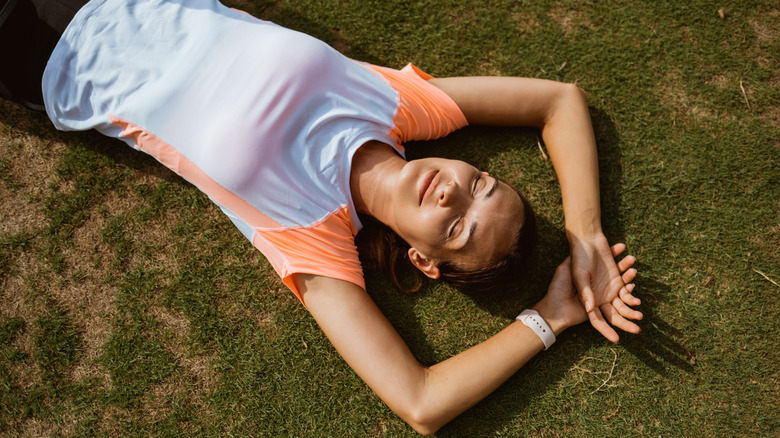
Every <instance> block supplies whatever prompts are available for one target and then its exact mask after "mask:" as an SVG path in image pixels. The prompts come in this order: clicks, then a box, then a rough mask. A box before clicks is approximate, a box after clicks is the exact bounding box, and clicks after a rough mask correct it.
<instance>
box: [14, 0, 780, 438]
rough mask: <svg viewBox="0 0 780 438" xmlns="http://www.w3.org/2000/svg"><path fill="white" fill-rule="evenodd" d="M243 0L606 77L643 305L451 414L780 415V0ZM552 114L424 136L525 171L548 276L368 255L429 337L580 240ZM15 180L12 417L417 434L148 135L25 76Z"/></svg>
mask: <svg viewBox="0 0 780 438" xmlns="http://www.w3.org/2000/svg"><path fill="white" fill-rule="evenodd" d="M228 3H229V4H231V5H232V6H236V7H238V8H241V9H244V10H247V11H249V12H251V13H253V14H255V15H260V16H263V17H265V18H268V19H272V20H274V21H276V22H278V23H280V24H282V25H286V26H288V27H291V28H294V29H298V30H301V31H304V32H307V33H309V34H312V35H314V36H317V37H318V38H321V39H323V40H325V41H326V42H328V43H330V44H332V45H334V46H335V47H337V48H338V49H339V50H342V51H344V52H345V53H346V54H347V55H349V56H352V57H354V58H358V59H362V60H366V61H370V62H374V63H378V64H382V65H388V66H392V67H402V66H403V65H404V64H405V63H407V62H414V63H415V64H417V65H418V66H419V67H421V68H422V69H424V70H426V71H428V72H430V73H432V74H434V75H439V76H443V75H476V74H480V75H482V74H484V75H498V74H502V75H521V76H530V77H539V78H547V79H554V80H561V81H569V82H576V83H577V84H578V85H580V86H581V87H582V88H584V89H585V90H587V91H588V94H589V102H590V105H591V109H592V112H591V114H592V117H593V123H594V126H595V129H596V134H597V137H598V142H599V152H600V168H601V184H602V193H603V195H602V204H603V212H604V213H603V215H604V218H603V222H604V227H605V231H606V233H607V235H608V237H609V238H610V240H613V241H625V242H626V243H627V244H628V245H629V248H630V250H631V251H632V253H633V254H635V255H636V256H637V258H638V260H639V263H640V269H639V271H640V277H639V279H638V280H637V294H638V295H639V296H640V297H641V298H642V299H643V305H642V310H643V311H644V312H645V319H644V321H642V322H641V326H642V329H643V331H642V333H641V334H640V335H637V336H629V335H624V336H623V337H622V340H621V343H620V344H618V345H612V344H610V343H608V342H607V341H606V340H604V339H603V338H601V337H600V336H599V335H598V334H597V333H596V332H595V331H594V330H593V329H591V328H589V327H587V326H581V327H577V328H575V329H572V330H571V331H569V332H567V333H565V334H564V335H563V336H561V339H560V340H559V342H558V343H557V344H556V345H555V347H554V348H552V349H551V350H550V351H547V352H545V353H542V354H540V355H539V356H538V357H537V358H536V359H534V360H533V361H532V362H531V363H529V364H528V365H527V366H526V367H525V368H524V369H522V370H521V371H520V372H518V373H517V374H516V375H515V376H514V377H512V378H511V379H510V380H509V381H508V382H507V383H506V384H505V385H503V386H502V387H501V388H500V389H499V390H498V391H496V392H495V393H494V394H493V395H491V396H490V397H488V398H487V399H486V400H485V401H483V402H481V403H480V404H478V405H477V406H476V407H474V408H473V409H471V410H469V411H467V412H466V413H465V414H463V415H462V416H460V417H459V418H457V419H456V420H454V421H453V422H452V423H450V424H449V425H447V426H446V427H445V428H443V429H442V430H441V431H440V432H439V435H441V436H469V437H471V436H518V435H520V436H562V437H570V436H583V437H590V436H654V437H655V436H778V432H777V431H778V430H780V414H779V413H778V412H779V411H778V407H779V405H780V353H779V352H780V342H778V339H780V338H779V337H778V336H777V333H778V329H780V327H779V326H778V321H779V320H780V312H779V310H778V304H777V301H776V300H774V297H775V296H777V294H778V293H780V286H778V283H780V219H779V218H780V184H779V181H778V178H779V177H780V58H779V57H778V56H777V54H778V53H780V8H778V6H777V5H776V4H775V3H774V2H771V1H768V0H766V1H740V2H729V1H726V2H708V1H689V2H672V1H656V2H625V1H614V0H613V1H603V2H595V1H583V2H574V1H563V0H562V1H535V2H530V1H507V0H503V1H502V0H497V1H490V2H477V1H451V0H419V1H404V2H379V1H367V0H361V1H357V0H352V1H347V0H343V1H323V0H295V1H293V0H290V1H283V2H278V3H274V2H271V1H250V0H241V1H239V0H236V1H235V2H228ZM681 3H682V4H681ZM720 8H724V9H725V19H722V18H720V16H719V14H718V10H719V9H720ZM537 138H538V135H537V133H536V132H534V131H532V130H528V129H485V128H468V129H466V130H463V131H461V132H458V133H456V134H454V135H452V136H450V137H448V138H446V139H443V140H439V141H436V142H431V143H430V144H422V143H421V144H414V145H410V146H409V149H410V154H411V155H412V156H413V157H420V156H426V155H443V156H447V157H453V158H459V159H465V160H467V161H470V162H472V163H474V164H476V165H478V166H479V167H481V168H484V169H486V170H488V171H490V172H491V173H493V174H495V175H498V176H500V177H503V178H505V179H507V180H510V181H512V182H513V183H515V184H517V185H518V186H519V187H521V188H522V189H523V190H524V191H525V192H526V193H528V195H529V197H530V199H531V201H532V203H533V204H534V205H535V206H536V209H537V211H538V213H539V215H540V218H541V223H540V226H541V229H542V236H541V242H540V248H539V251H538V254H537V256H536V257H535V259H534V261H533V263H532V265H531V266H530V267H529V271H530V273H529V278H528V281H527V282H526V284H524V285H523V286H522V287H521V288H520V289H519V290H516V291H507V292H506V293H505V294H502V295H497V296H491V297H488V298H484V299H479V300H474V299H471V298H469V297H467V296H464V295H462V294H460V293H458V292H455V291H453V290H451V289H449V288H448V287H445V286H442V285H437V284H433V283H431V284H428V285H426V287H425V289H424V291H422V292H421V293H419V294H416V295H412V296H404V295H401V294H400V293H398V292H396V291H394V290H393V289H392V288H391V287H390V283H389V282H388V281H387V279H386V278H384V277H383V276H382V275H381V274H378V273H368V274H367V282H368V285H369V289H370V293H371V295H372V296H373V297H374V299H375V300H376V301H377V303H378V304H379V306H380V307H381V308H382V310H383V311H384V312H385V313H386V314H387V316H388V318H389V319H390V320H391V321H392V322H393V324H394V325H395V326H396V327H397V328H398V330H399V332H400V333H401V334H402V336H403V337H404V338H405V339H406V340H407V342H408V343H409V345H410V347H411V348H412V350H413V352H414V353H415V354H416V355H417V357H418V358H419V359H420V360H421V361H422V362H423V363H434V362H436V361H439V360H442V359H445V358H447V357H449V356H451V355H453V354H456V353H457V352H459V351H462V350H463V349H465V348H468V347H469V346H471V345H474V344H476V343H479V342H480V341H482V340H484V339H486V338H487V337H489V336H491V335H492V334H493V333H495V332H497V331H498V330H500V329H501V328H502V327H504V326H506V325H507V324H508V323H509V322H510V318H511V317H512V316H514V314H516V313H517V312H519V311H520V310H522V308H524V307H527V306H529V305H531V304H532V303H533V302H534V300H536V299H538V298H539V297H540V296H541V295H542V294H543V292H544V290H545V289H546V284H547V282H548V281H549V279H550V278H551V276H552V271H553V268H554V266H555V265H556V264H557V263H558V262H559V261H560V260H562V259H563V258H564V257H565V255H566V252H567V244H566V239H565V236H564V233H563V217H562V213H561V204H560V193H559V190H558V186H557V183H556V182H555V174H554V172H553V170H552V167H551V165H550V164H549V162H548V161H547V160H545V159H544V158H543V157H542V155H541V153H540V152H539V149H538V146H537ZM0 200H2V209H1V210H0V212H2V213H0V223H2V226H0V435H10V436H17V435H27V436H94V435H108V436H149V435H154V436H198V435H205V436H223V435H234V436H305V435H314V436H360V437H363V436H413V435H414V432H413V430H412V429H410V428H409V427H408V426H407V425H406V424H405V423H403V422H402V421H401V420H400V419H398V418H397V417H396V416H395V415H394V414H393V413H392V412H390V411H389V410H388V409H387V408H386V407H385V406H384V405H383V404H382V402H381V400H379V398H378V397H377V396H376V395H374V394H373V393H372V392H371V390H369V389H368V388H367V387H366V386H365V384H363V383H362V381H361V380H360V379H359V378H357V377H356V376H355V375H354V373H353V372H352V371H351V370H350V369H349V367H348V366H347V365H346V364H344V362H343V361H342V360H341V359H340V357H339V356H338V354H337V353H336V352H335V351H334V349H333V348H332V347H331V345H330V344H329V342H328V341H327V339H325V337H324V336H323V335H322V333H321V332H320V331H319V330H318V328H317V326H316V324H315V323H314V321H313V320H312V318H311V317H310V316H309V315H308V313H307V312H306V311H305V309H303V307H302V306H301V305H300V303H299V302H298V301H297V299H295V297H294V296H293V295H292V294H291V293H290V292H289V291H287V290H286V289H285V288H284V286H283V285H282V284H281V282H280V281H279V280H278V279H277V278H276V276H275V274H274V273H273V271H272V269H271V268H270V265H269V264H268V262H267V261H266V260H265V259H264V258H263V257H262V256H261V255H260V254H258V253H257V251H256V250H254V249H253V248H252V247H251V245H250V244H249V243H248V242H247V241H245V239H244V238H243V237H242V236H241V235H240V233H239V232H238V231H237V230H235V229H234V227H233V226H232V224H231V223H230V221H229V220H227V218H224V217H222V216H221V213H220V212H219V211H218V209H217V208H216V207H214V206H213V205H211V203H210V202H209V201H208V199H207V198H206V197H205V196H204V195H202V194H201V193H199V192H198V191H197V190H195V189H194V188H193V187H191V186H189V185H188V184H187V183H185V182H183V181H182V180H180V179H179V178H178V177H176V176H175V175H173V174H171V173H170V172H169V171H167V170H166V169H164V168H163V167H162V166H160V165H159V164H157V163H156V162H154V161H153V160H152V159H150V158H148V157H145V156H143V155H142V154H140V153H137V152H134V151H132V150H130V149H129V148H127V147H126V146H123V145H122V144H121V143H119V142H116V141H112V140H108V139H104V138H103V137H101V136H100V135H97V134H94V133H80V134H74V133H60V132H57V131H55V130H54V129H53V128H52V127H51V125H50V123H49V122H48V120H47V119H46V118H45V117H44V116H42V115H39V114H34V113H31V112H29V111H27V110H25V109H23V108H21V107H19V106H16V105H13V104H9V103H5V102H3V103H0Z"/></svg>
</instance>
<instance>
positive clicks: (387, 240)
mask: <svg viewBox="0 0 780 438" xmlns="http://www.w3.org/2000/svg"><path fill="white" fill-rule="evenodd" d="M509 186H510V187H512V188H513V189H514V190H515V192H517V195H518V196H519V197H520V201H521V202H522V204H523V212H524V214H523V216H524V219H523V223H522V225H521V226H520V227H519V229H518V230H517V232H516V234H515V236H514V240H513V244H512V246H511V247H510V249H509V253H508V254H507V255H506V256H505V257H503V258H502V259H500V260H498V261H495V262H492V263H490V264H488V265H487V266H483V267H481V268H478V269H463V268H462V267H460V266H458V265H456V264H455V263H452V262H450V261H447V260H442V261H440V262H439V263H438V264H437V267H438V268H439V271H440V273H441V277H440V278H441V280H443V281H444V282H446V283H449V284H451V285H453V286H455V287H457V288H458V289H460V290H462V291H464V292H475V293H476V292H486V291H490V290H493V289H496V288H498V287H502V286H506V285H509V284H512V283H516V282H517V281H518V280H519V275H518V274H519V273H520V271H521V269H522V268H523V266H524V265H525V264H526V261H527V260H528V258H529V256H530V255H531V252H532V250H533V248H534V246H535V245H536V238H537V225H536V215H535V214H534V211H533V209H532V208H531V205H530V204H529V203H528V200H527V199H526V198H525V196H523V194H522V193H520V191H518V190H517V189H516V188H514V186H512V185H511V184H509ZM360 220H361V221H362V222H363V230H362V231H361V232H360V233H359V234H358V236H357V239H356V242H357V244H358V248H359V249H360V252H361V254H362V255H364V256H365V257H367V258H368V262H369V263H370V267H371V268H375V269H377V268H378V269H382V270H384V271H385V272H387V273H388V274H389V275H390V279H391V280H392V282H393V284H394V285H395V286H396V287H397V288H398V289H400V290H401V291H403V292H416V291H417V290H419V289H420V287H421V286H422V284H423V274H422V273H421V272H420V271H418V270H417V268H415V267H414V265H412V262H411V261H410V260H409V244H408V243H406V242H405V241H404V240H403V239H402V238H401V237H400V236H399V235H398V234H396V233H395V232H394V231H393V230H392V229H390V227H388V226H387V225H385V224H383V223H381V222H379V221H378V220H376V219H374V218H373V217H370V216H361V218H360Z"/></svg>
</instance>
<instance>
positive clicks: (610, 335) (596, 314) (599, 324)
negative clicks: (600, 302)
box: [588, 304, 620, 343]
mask: <svg viewBox="0 0 780 438" xmlns="http://www.w3.org/2000/svg"><path fill="white" fill-rule="evenodd" d="M604 306H607V304H605V305H604ZM604 306H602V307H604ZM588 319H589V320H590V324H591V325H592V326H593V328H595V329H596V330H598V331H599V333H601V334H602V335H604V337H605V338H607V339H608V340H609V341H610V342H613V343H616V342H617V341H619V340H620V336H618V334H617V332H616V331H615V329H613V328H612V327H611V326H610V325H609V324H608V323H607V321H606V320H605V319H604V315H602V314H601V311H600V310H599V309H594V310H593V312H589V313H588Z"/></svg>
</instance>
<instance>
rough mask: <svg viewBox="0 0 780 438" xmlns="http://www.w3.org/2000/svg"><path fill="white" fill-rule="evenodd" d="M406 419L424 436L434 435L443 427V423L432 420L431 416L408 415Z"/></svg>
mask: <svg viewBox="0 0 780 438" xmlns="http://www.w3.org/2000/svg"><path fill="white" fill-rule="evenodd" d="M404 420H405V421H406V422H407V423H408V424H409V425H410V426H412V429H414V430H415V431H417V433H419V434H420V435H424V436H430V435H433V434H434V433H436V432H437V431H438V430H439V428H441V425H439V424H437V423H436V422H435V421H431V418H428V417H426V416H425V415H412V416H407V417H405V418H404Z"/></svg>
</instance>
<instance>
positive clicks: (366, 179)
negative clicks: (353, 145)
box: [349, 141, 406, 227]
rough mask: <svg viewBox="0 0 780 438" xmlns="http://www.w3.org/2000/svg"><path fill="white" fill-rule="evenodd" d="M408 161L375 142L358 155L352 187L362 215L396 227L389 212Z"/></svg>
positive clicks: (354, 199)
mask: <svg viewBox="0 0 780 438" xmlns="http://www.w3.org/2000/svg"><path fill="white" fill-rule="evenodd" d="M404 165H406V160H404V159H403V158H401V157H400V156H398V154H396V152H395V150H393V148H391V147H390V146H388V145H386V144H383V143H379V142H376V141H371V142H368V143H366V144H364V145H363V146H361V147H360V149H358V150H357V152H355V156H354V157H353V158H352V172H351V173H350V178H349V186H350V190H351V191H352V201H353V202H354V203H355V207H356V208H357V211H358V212H359V213H364V214H368V215H370V216H373V217H375V218H376V219H377V220H379V221H381V222H382V223H384V224H386V225H389V226H390V227H392V223H390V222H391V221H392V217H393V216H392V214H391V211H389V208H390V205H392V203H391V200H392V196H393V193H394V187H395V185H396V179H397V177H398V174H399V172H400V171H401V169H402V168H403V167H404Z"/></svg>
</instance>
